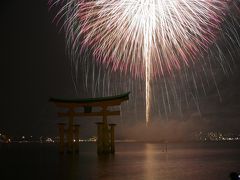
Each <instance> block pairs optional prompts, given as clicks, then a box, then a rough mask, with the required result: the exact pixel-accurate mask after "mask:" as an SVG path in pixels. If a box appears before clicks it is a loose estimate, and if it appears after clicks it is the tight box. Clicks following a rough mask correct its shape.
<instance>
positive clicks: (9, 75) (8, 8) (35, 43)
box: [0, 0, 240, 136]
mask: <svg viewBox="0 0 240 180" xmlns="http://www.w3.org/2000/svg"><path fill="white" fill-rule="evenodd" d="M53 16H54V13H53V12H49V11H48V6H47V1H46V0H24V1H19V0H12V1H6V0H5V2H4V3H3V4H2V7H1V37H2V38H1V63H2V64H1V66H2V71H3V75H2V76H1V78H2V80H1V82H2V86H1V95H2V99H3V100H2V103H1V104H2V108H1V111H2V114H3V115H1V119H0V132H5V133H7V134H10V135H13V136H15V135H32V134H33V135H37V136H39V135H55V134H56V130H57V129H56V122H57V120H56V115H55V113H56V111H55V110H56V109H55V108H54V105H53V104H51V103H49V102H48V99H49V97H52V96H54V97H77V95H76V91H75V89H74V84H73V81H72V77H71V67H70V62H69V60H68V58H67V56H66V53H65V40H64V33H63V32H61V33H59V32H58V29H59V27H57V26H56V25H55V24H54V23H52V19H53ZM238 30H239V29H238ZM235 61H236V65H235V66H234V68H233V73H230V74H229V75H228V76H224V77H222V76H221V79H218V80H217V83H218V86H219V90H220V92H221V97H222V101H219V97H218V95H217V91H216V89H215V88H209V89H208V94H207V96H202V98H201V99H200V100H199V104H200V109H201V117H200V118H199V114H198V113H197V112H196V109H194V110H191V108H190V110H189V111H190V113H187V114H185V115H184V117H187V118H188V119H189V120H192V119H194V117H196V116H197V118H196V119H198V121H197V120H196V122H195V123H191V125H192V124H195V126H199V124H201V122H204V123H203V124H204V126H209V127H211V128H213V127H216V130H224V131H227V130H229V131H231V130H234V131H236V130H237V129H239V128H238V127H239V126H240V71H239V56H238V57H235ZM81 88H83V87H81V86H80V87H79V89H81ZM83 92H85V90H84V89H83ZM79 93H81V90H80V91H79ZM135 99H137V98H135ZM136 102H137V101H136ZM138 103H139V105H137V106H141V107H142V103H140V102H137V104H138ZM139 109H140V110H138V111H143V108H139ZM132 111H134V110H132ZM129 112H130V110H129V111H127V113H129ZM135 114H138V112H137V113H136V112H135ZM123 117H126V115H125V116H123ZM137 118H139V116H137ZM153 118H155V119H157V117H153ZM132 119H134V118H129V117H128V121H131V120H132ZM173 119H176V117H174V118H173ZM199 119H201V120H202V121H201V120H199ZM199 121H200V122H199ZM93 122H94V121H91V123H93ZM133 122H138V120H136V117H135V120H134V121H133ZM135 125H136V124H135ZM174 126H177V125H175V124H174ZM91 127H92V128H95V126H94V125H93V126H91ZM211 128H210V129H211ZM213 129H214V128H213Z"/></svg>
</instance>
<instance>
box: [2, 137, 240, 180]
mask: <svg viewBox="0 0 240 180" xmlns="http://www.w3.org/2000/svg"><path fill="white" fill-rule="evenodd" d="M232 171H238V172H239V171H240V142H229V143H179V144H169V145H168V152H163V145H162V144H154V143H117V144H116V154H115V155H114V156H113V155H112V156H103V157H99V156H97V154H96V144H95V143H83V144H80V153H79V155H71V154H66V155H60V154H59V153H58V147H57V145H56V144H9V145H4V146H3V145H0V179H1V180H5V179H6V180H8V179H17V180H19V179H26V180H27V179H31V180H36V179H37V180H40V179H41V180H48V179H51V180H55V179H57V180H65V179H69V180H72V179H77V180H81V179H83V180H85V179H86V180H87V179H101V180H115V179H116V180H155V179H156V180H227V179H230V178H229V173H230V172H232Z"/></svg>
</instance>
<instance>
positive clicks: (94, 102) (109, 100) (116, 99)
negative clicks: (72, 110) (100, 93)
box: [49, 92, 130, 106]
mask: <svg viewBox="0 0 240 180" xmlns="http://www.w3.org/2000/svg"><path fill="white" fill-rule="evenodd" d="M129 94H130V92H127V93H124V94H120V95H116V96H107V97H97V98H84V99H64V98H50V99H49V101H52V102H54V103H56V104H58V105H60V106H61V105H62V106H64V104H65V105H67V104H74V105H77V106H98V105H103V104H106V105H107V104H109V105H111V104H112V105H118V104H121V102H122V101H125V100H128V99H129Z"/></svg>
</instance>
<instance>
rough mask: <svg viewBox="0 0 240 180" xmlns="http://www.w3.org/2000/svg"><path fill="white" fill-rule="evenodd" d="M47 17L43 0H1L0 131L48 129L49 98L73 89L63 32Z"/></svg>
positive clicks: (44, 130)
mask: <svg viewBox="0 0 240 180" xmlns="http://www.w3.org/2000/svg"><path fill="white" fill-rule="evenodd" d="M52 17H53V16H51V14H50V13H49V12H48V6H47V1H45V0H42V1H38V0H35V1H32V0H24V1H17V0H16V1H5V3H4V5H3V6H2V8H1V37H2V38H1V39H2V40H1V50H2V53H1V63H2V71H3V75H2V76H1V78H2V80H1V82H2V86H1V87H2V88H1V94H2V97H3V101H2V113H3V115H2V118H1V122H0V131H3V132H6V133H9V134H11V135H19V134H31V133H33V134H34V133H35V134H39V133H41V132H42V133H51V131H52V130H53V127H52V126H53V121H52V122H49V120H50V119H51V118H49V116H51V112H50V113H49V102H48V98H49V97H50V96H62V95H63V94H67V95H68V94H69V95H70V96H72V95H74V89H73V84H72V82H71V76H70V66H69V63H68V62H67V58H66V56H65V45H64V35H63V34H61V33H58V29H57V28H56V26H55V25H54V24H53V23H52V20H51V19H52ZM49 114H50V115H49ZM54 130H55V129H54Z"/></svg>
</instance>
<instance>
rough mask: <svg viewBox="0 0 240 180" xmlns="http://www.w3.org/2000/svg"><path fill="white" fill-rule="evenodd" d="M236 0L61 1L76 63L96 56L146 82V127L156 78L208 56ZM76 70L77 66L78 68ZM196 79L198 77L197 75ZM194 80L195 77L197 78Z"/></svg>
mask: <svg viewBox="0 0 240 180" xmlns="http://www.w3.org/2000/svg"><path fill="white" fill-rule="evenodd" d="M231 2H232V0H95V1H87V0H56V1H53V2H51V6H55V5H56V4H57V5H59V4H60V5H62V8H61V9H60V11H59V12H58V14H57V16H56V17H57V18H58V19H60V20H61V19H62V18H65V19H64V24H63V27H64V29H65V31H66V38H67V44H68V47H69V48H68V49H69V53H70V55H71V57H72V60H73V61H74V63H75V64H77V63H78V61H79V59H80V57H81V56H82V54H88V53H91V54H93V56H94V57H95V59H96V62H99V63H100V64H104V65H105V67H107V68H108V69H111V71H117V70H119V71H121V72H123V73H131V74H132V76H133V77H136V78H137V77H140V78H142V79H145V94H146V123H148V122H149V120H150V99H151V98H150V95H151V79H153V78H154V77H163V76H165V75H173V72H174V71H175V70H179V69H181V68H182V67H185V66H189V64H192V63H194V61H196V60H197V59H199V58H198V56H204V54H205V53H207V52H208V48H209V47H210V46H211V45H212V44H213V43H214V42H215V39H216V37H217V36H218V34H219V33H220V31H221V28H220V27H221V23H222V22H223V21H224V18H225V16H226V14H227V12H228V9H229V5H230V4H231ZM76 67H77V65H76ZM193 77H194V76H193ZM193 79H194V81H195V78H193Z"/></svg>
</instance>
